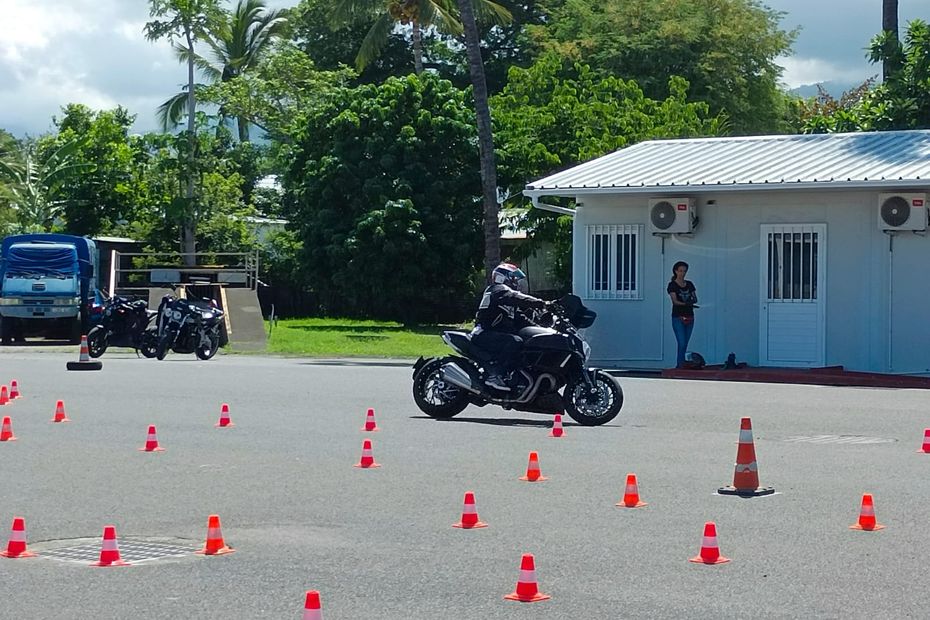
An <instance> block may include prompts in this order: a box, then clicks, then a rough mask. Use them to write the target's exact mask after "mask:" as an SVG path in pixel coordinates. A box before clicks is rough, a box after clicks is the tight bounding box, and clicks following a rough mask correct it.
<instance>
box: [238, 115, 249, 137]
mask: <svg viewBox="0 0 930 620" xmlns="http://www.w3.org/2000/svg"><path fill="white" fill-rule="evenodd" d="M236 123H237V124H238V125H239V142H248V141H249V119H247V118H246V117H244V116H239V117H237V118H236Z"/></svg>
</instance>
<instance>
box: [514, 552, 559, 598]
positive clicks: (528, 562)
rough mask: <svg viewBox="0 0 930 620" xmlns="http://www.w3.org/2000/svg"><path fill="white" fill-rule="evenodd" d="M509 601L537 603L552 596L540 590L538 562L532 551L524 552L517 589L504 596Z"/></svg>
mask: <svg viewBox="0 0 930 620" xmlns="http://www.w3.org/2000/svg"><path fill="white" fill-rule="evenodd" d="M504 598H505V599H507V600H509V601H520V602H521V603H535V602H537V601H545V600H546V599H550V598H552V597H551V596H549V595H548V594H543V593H542V592H540V591H539V586H538V585H537V584H536V562H535V561H534V559H533V554H532V553H524V554H523V561H522V562H521V563H520V578H519V579H518V580H517V589H516V590H514V591H513V592H511V593H510V594H508V595H506V596H505V597H504Z"/></svg>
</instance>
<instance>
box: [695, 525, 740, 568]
mask: <svg viewBox="0 0 930 620" xmlns="http://www.w3.org/2000/svg"><path fill="white" fill-rule="evenodd" d="M688 561H689V562H696V563H698V564H723V563H724V562H729V561H730V558H725V557H723V556H722V555H720V547H718V546H717V526H716V525H715V524H714V522H713V521H708V522H707V523H705V524H704V540H703V541H702V542H701V554H700V555H697V556H695V557H693V558H691V559H690V560H688Z"/></svg>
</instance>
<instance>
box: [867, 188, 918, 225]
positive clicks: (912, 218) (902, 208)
mask: <svg viewBox="0 0 930 620" xmlns="http://www.w3.org/2000/svg"><path fill="white" fill-rule="evenodd" d="M878 227H879V228H880V229H882V230H927V195H926V194H879V196H878Z"/></svg>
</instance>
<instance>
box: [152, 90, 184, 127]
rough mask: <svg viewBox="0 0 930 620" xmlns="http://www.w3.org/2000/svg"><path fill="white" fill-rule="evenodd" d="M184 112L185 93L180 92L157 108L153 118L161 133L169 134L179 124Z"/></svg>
mask: <svg viewBox="0 0 930 620" xmlns="http://www.w3.org/2000/svg"><path fill="white" fill-rule="evenodd" d="M186 112H187V93H186V92H180V93H178V94H176V95H175V96H173V97H172V98H171V99H169V100H168V101H166V102H164V103H163V104H161V105H160V106H158V109H157V110H156V111H155V116H156V118H157V119H158V124H159V126H160V127H161V129H162V131H164V132H169V131H171V130H172V129H174V128H175V127H177V126H178V125H179V124H180V123H181V119H182V118H183V117H184V114H185V113H186Z"/></svg>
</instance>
